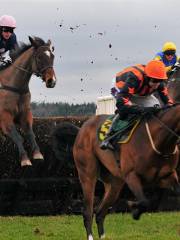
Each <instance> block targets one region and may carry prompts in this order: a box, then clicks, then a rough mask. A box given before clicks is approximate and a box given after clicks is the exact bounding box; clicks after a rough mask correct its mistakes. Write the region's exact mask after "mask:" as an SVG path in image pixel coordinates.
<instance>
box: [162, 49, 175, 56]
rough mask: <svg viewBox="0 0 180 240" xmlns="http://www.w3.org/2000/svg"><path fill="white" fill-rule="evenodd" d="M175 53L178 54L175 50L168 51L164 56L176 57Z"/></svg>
mask: <svg viewBox="0 0 180 240" xmlns="http://www.w3.org/2000/svg"><path fill="white" fill-rule="evenodd" d="M175 53H176V51H174V50H167V51H165V52H164V54H165V55H167V56H170V55H174V54H175Z"/></svg>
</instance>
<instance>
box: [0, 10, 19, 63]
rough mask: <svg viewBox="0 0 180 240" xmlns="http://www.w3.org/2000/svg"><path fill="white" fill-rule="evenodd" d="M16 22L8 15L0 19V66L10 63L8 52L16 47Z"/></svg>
mask: <svg viewBox="0 0 180 240" xmlns="http://www.w3.org/2000/svg"><path fill="white" fill-rule="evenodd" d="M15 28H16V20H15V19H14V17H12V16H9V15H3V16H1V17H0V65H1V66H2V65H3V66H4V65H6V64H10V63H11V58H10V56H9V51H10V50H12V49H15V47H16V46H17V40H16V35H15V33H14V29H15Z"/></svg>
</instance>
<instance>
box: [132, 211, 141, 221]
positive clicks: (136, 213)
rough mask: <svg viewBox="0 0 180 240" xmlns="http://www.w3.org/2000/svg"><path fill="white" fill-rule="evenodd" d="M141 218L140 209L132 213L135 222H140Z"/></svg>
mask: <svg viewBox="0 0 180 240" xmlns="http://www.w3.org/2000/svg"><path fill="white" fill-rule="evenodd" d="M140 216H141V212H140V211H139V209H137V208H136V209H134V210H133V211H132V217H133V219H134V220H139V219H140Z"/></svg>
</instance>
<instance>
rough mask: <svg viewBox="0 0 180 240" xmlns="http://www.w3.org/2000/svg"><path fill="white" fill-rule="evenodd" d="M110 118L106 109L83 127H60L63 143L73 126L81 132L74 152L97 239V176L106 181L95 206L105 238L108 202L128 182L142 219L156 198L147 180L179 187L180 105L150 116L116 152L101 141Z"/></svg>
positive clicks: (89, 221)
mask: <svg viewBox="0 0 180 240" xmlns="http://www.w3.org/2000/svg"><path fill="white" fill-rule="evenodd" d="M106 118H107V115H99V116H94V117H92V118H90V119H89V120H87V121H86V122H85V123H84V124H83V126H82V127H81V128H80V130H79V131H78V129H77V127H75V126H74V125H70V124H68V123H67V124H65V123H64V124H63V125H62V126H59V128H58V138H59V144H61V142H62V144H65V143H66V142H68V141H69V143H70V140H71V141H72V134H73V130H74V133H75V134H74V135H77V137H76V138H75V136H74V139H75V143H74V146H73V154H74V161H75V165H76V167H77V170H78V175H79V179H80V183H81V186H82V190H83V195H84V211H83V217H84V226H85V228H86V232H87V239H88V240H93V235H92V222H93V201H94V193H95V186H96V182H97V180H98V179H100V180H101V181H102V182H103V184H104V187H105V193H104V197H103V199H102V201H101V203H100V204H99V206H98V207H97V209H96V223H97V228H98V233H99V237H100V238H103V237H104V236H105V233H104V219H105V216H106V214H107V212H108V208H109V207H110V206H112V204H113V203H114V202H115V201H116V199H117V198H118V196H119V194H120V192H121V190H122V188H123V186H124V184H125V183H126V184H127V185H128V187H129V188H130V190H131V191H132V192H133V194H134V195H135V197H136V199H137V201H135V202H130V201H129V202H128V203H129V207H130V209H131V210H132V214H133V218H134V219H139V217H140V215H141V213H143V212H145V211H147V210H150V209H152V208H151V207H152V205H153V203H152V202H151V201H150V200H149V199H147V196H146V194H145V193H144V187H145V186H148V185H150V186H151V187H154V188H155V187H159V188H161V189H166V188H174V189H176V193H178V194H179V193H180V187H179V182H178V176H177V173H176V167H177V164H178V157H179V151H178V148H177V146H176V144H177V140H179V135H178V134H179V132H180V105H175V106H172V107H170V108H168V109H166V110H164V109H163V110H160V112H159V113H157V114H156V116H154V115H152V116H151V117H150V118H147V117H146V116H145V117H144V118H143V120H141V122H140V124H139V126H138V127H137V128H136V130H135V132H134V134H133V135H132V137H131V139H130V141H129V142H128V143H126V144H122V145H120V149H119V150H118V149H117V150H116V151H114V152H113V151H111V150H102V149H101V148H100V147H99V144H100V142H99V140H98V137H97V131H98V129H99V127H100V126H101V124H102V123H103V122H104V121H105V119H106ZM70 135H71V137H70ZM60 139H61V140H62V141H61V140H60ZM70 144H71V143H70ZM68 149H69V147H68ZM119 162H120V163H119ZM156 204H157V203H156Z"/></svg>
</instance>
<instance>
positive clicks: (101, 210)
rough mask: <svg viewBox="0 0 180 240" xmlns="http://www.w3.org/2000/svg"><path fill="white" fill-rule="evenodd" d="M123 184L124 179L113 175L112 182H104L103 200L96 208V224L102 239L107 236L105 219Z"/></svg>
mask: <svg viewBox="0 0 180 240" xmlns="http://www.w3.org/2000/svg"><path fill="white" fill-rule="evenodd" d="M123 186H124V182H123V180H121V179H119V178H115V177H112V179H111V181H110V182H108V183H104V187H105V193H104V196H103V199H102V202H101V203H100V205H99V206H98V208H97V210H96V224H97V227H98V234H99V237H100V238H101V239H103V238H105V232H104V220H105V217H106V215H107V212H108V208H109V207H111V206H112V205H113V203H114V202H115V201H116V200H117V198H118V196H119V193H120V191H121V190H122V187H123Z"/></svg>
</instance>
